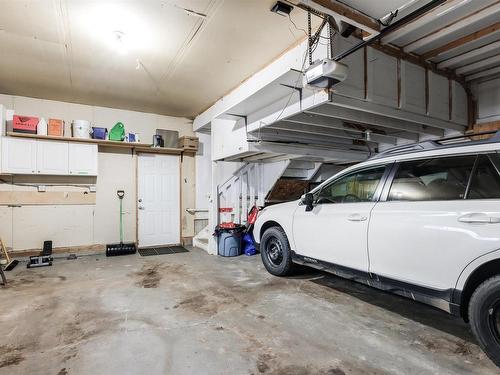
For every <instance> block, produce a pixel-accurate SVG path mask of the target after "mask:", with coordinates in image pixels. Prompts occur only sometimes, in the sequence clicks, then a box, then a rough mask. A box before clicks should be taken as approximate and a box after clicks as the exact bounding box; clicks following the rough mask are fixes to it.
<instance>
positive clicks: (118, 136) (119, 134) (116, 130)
mask: <svg viewBox="0 0 500 375" xmlns="http://www.w3.org/2000/svg"><path fill="white" fill-rule="evenodd" d="M108 139H109V140H110V141H119V142H121V141H123V140H124V139H125V125H123V123H121V122H117V123H116V124H115V126H113V127H112V128H111V130H110V131H109V136H108Z"/></svg>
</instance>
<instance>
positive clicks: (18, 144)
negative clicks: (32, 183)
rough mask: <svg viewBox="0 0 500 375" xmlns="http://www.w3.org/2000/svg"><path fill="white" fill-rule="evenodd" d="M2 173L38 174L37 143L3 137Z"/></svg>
mask: <svg viewBox="0 0 500 375" xmlns="http://www.w3.org/2000/svg"><path fill="white" fill-rule="evenodd" d="M1 141H2V142H1V144H2V150H1V158H2V160H1V165H2V173H14V174H16V173H17V174H33V173H37V172H36V171H37V170H36V167H37V163H36V160H37V155H36V154H37V141H35V140H32V139H20V138H19V139H18V138H10V137H2V139H1Z"/></svg>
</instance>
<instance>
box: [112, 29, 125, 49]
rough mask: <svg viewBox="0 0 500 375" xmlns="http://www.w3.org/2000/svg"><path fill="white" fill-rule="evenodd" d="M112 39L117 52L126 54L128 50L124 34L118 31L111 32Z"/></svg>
mask: <svg viewBox="0 0 500 375" xmlns="http://www.w3.org/2000/svg"><path fill="white" fill-rule="evenodd" d="M113 37H114V41H115V47H116V49H117V51H118V52H120V53H123V54H125V53H127V50H128V48H127V45H126V40H125V33H124V32H123V31H120V30H115V31H113Z"/></svg>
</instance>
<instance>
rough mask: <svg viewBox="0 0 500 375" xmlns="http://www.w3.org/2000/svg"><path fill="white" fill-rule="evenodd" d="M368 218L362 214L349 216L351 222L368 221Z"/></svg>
mask: <svg viewBox="0 0 500 375" xmlns="http://www.w3.org/2000/svg"><path fill="white" fill-rule="evenodd" d="M366 219H367V217H366V216H363V215H360V214H352V215H349V216H347V220H349V221H366Z"/></svg>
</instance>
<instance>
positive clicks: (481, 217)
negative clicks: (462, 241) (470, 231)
mask: <svg viewBox="0 0 500 375" xmlns="http://www.w3.org/2000/svg"><path fill="white" fill-rule="evenodd" d="M458 221H459V222H461V223H468V224H481V223H482V224H498V223H500V217H495V216H489V215H487V214H483V213H472V214H466V215H463V216H460V217H459V218H458Z"/></svg>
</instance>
